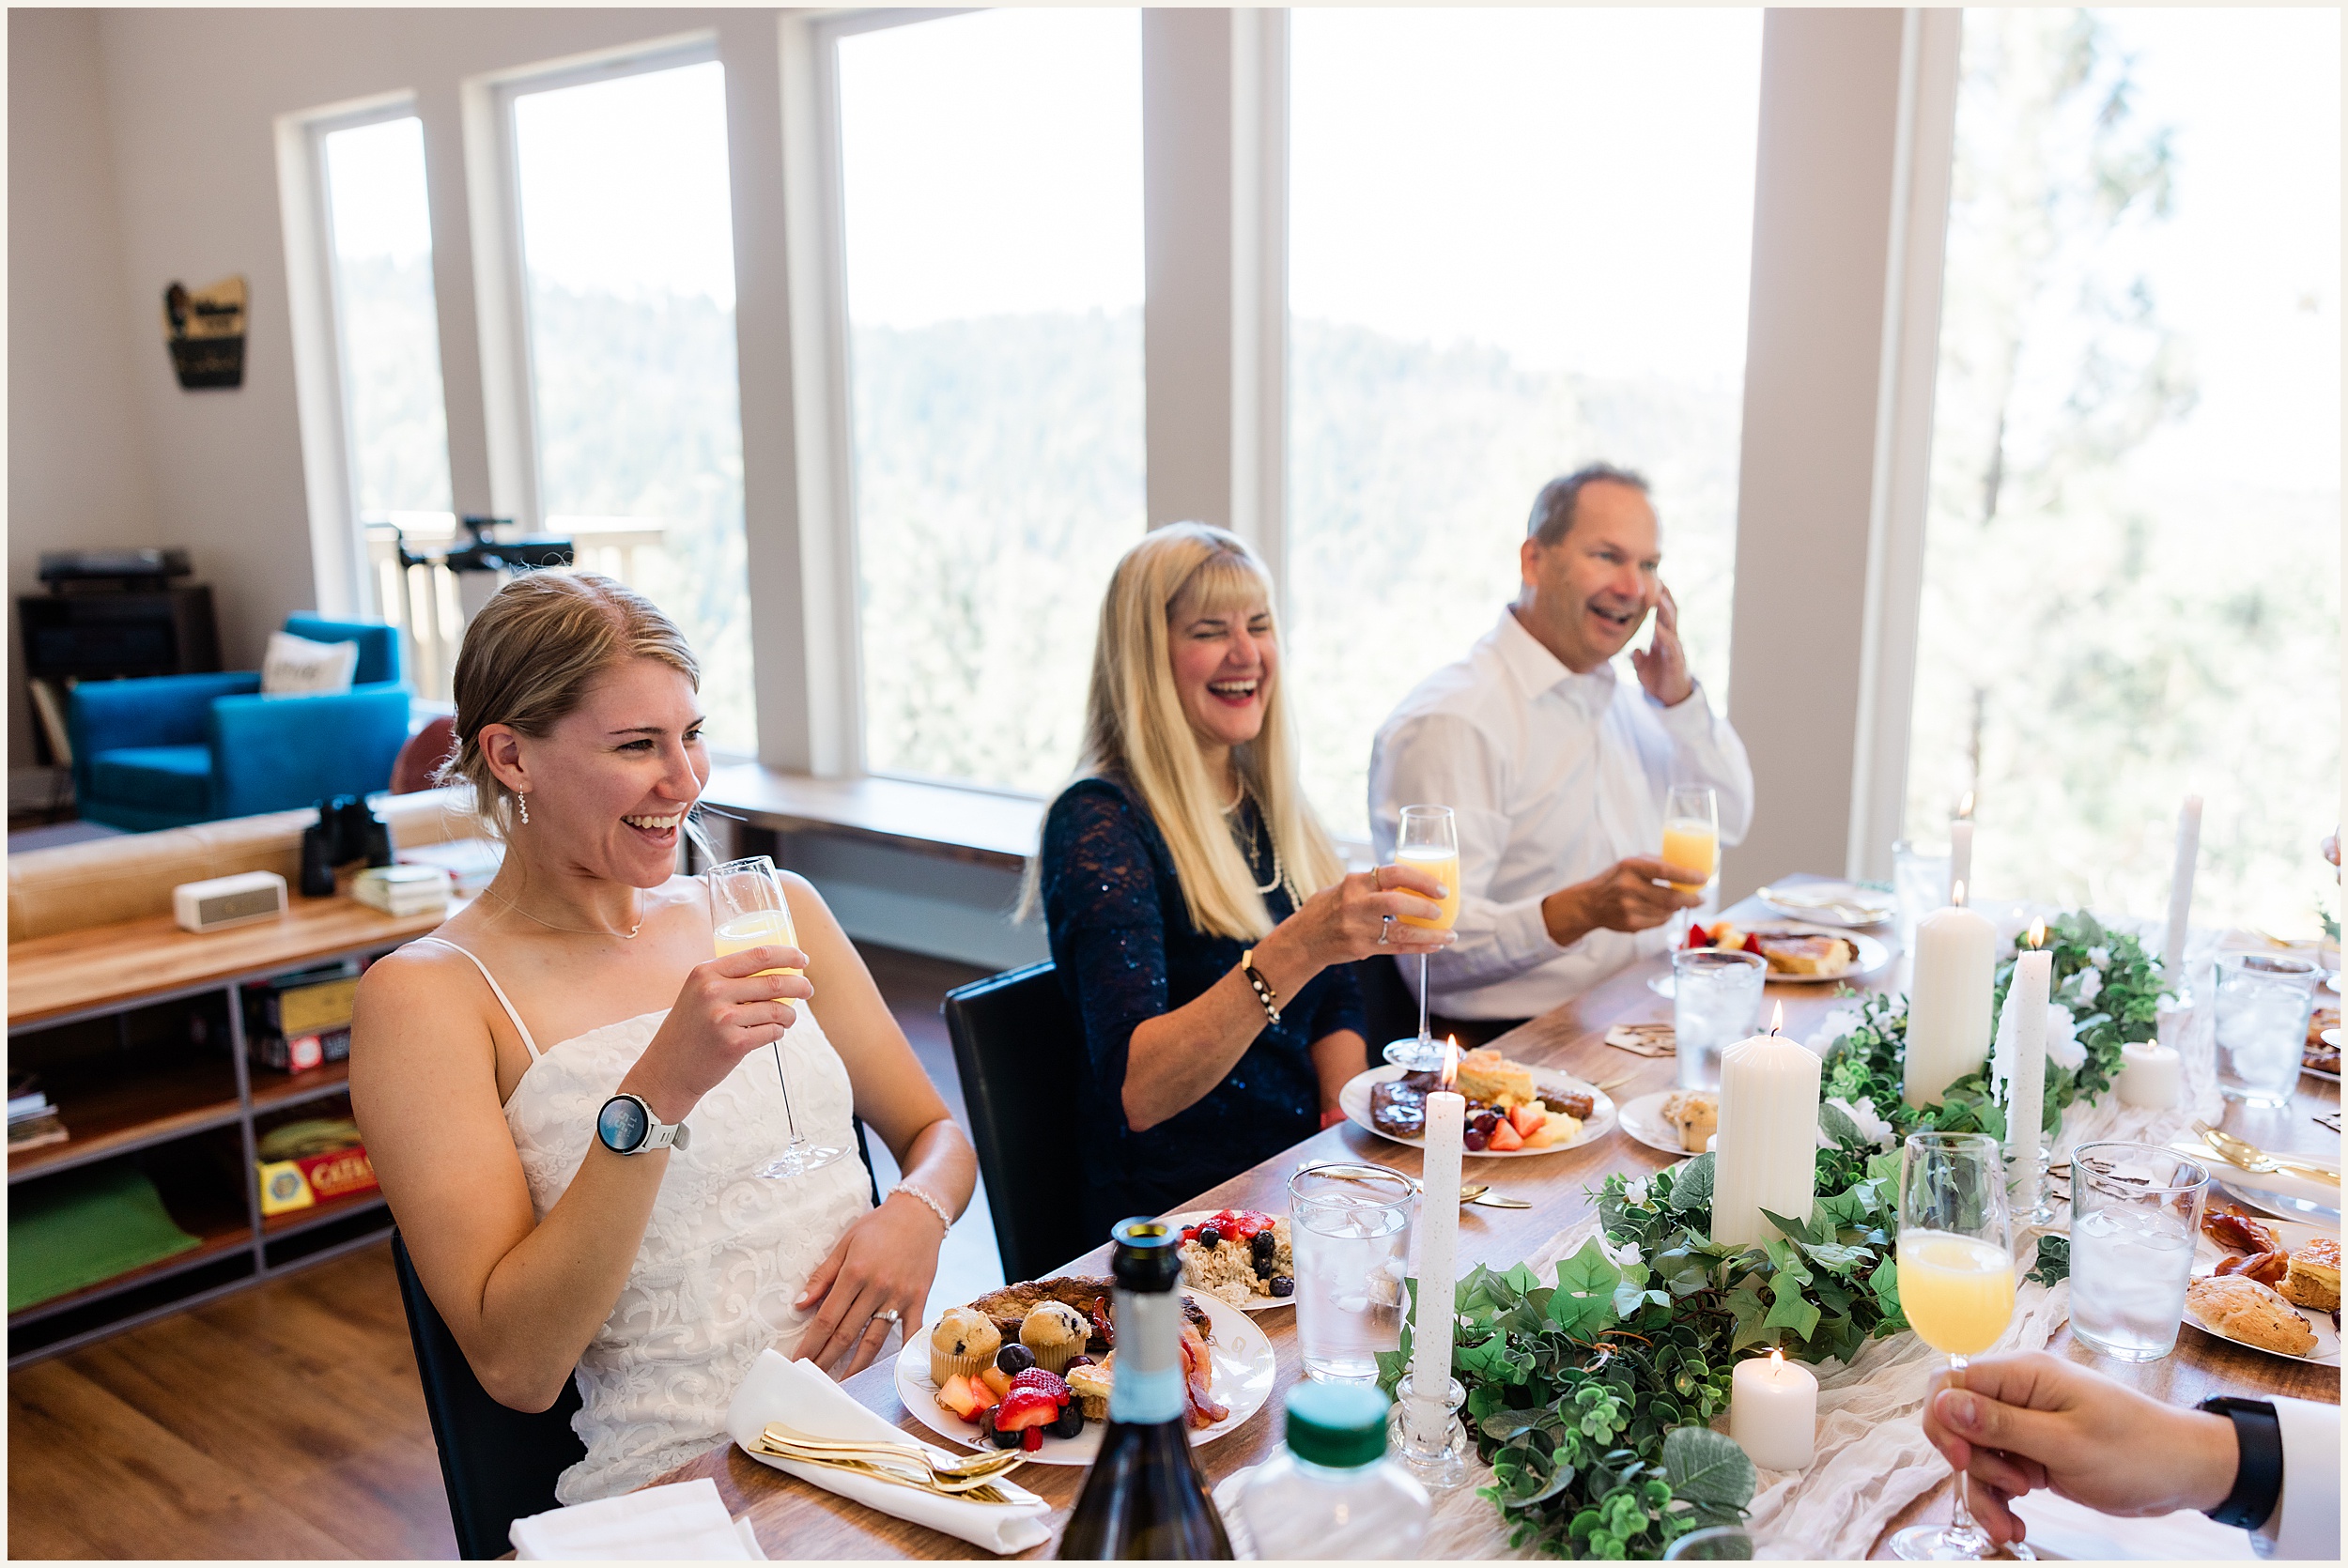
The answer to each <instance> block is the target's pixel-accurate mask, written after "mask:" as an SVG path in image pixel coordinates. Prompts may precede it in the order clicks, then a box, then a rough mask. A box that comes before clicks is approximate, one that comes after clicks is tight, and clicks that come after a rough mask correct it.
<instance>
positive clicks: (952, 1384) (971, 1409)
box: [937, 1373, 995, 1421]
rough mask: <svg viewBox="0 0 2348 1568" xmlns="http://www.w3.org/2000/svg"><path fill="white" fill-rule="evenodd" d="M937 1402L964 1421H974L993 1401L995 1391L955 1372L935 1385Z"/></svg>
mask: <svg viewBox="0 0 2348 1568" xmlns="http://www.w3.org/2000/svg"><path fill="white" fill-rule="evenodd" d="M937 1402H938V1404H940V1405H942V1406H944V1407H946V1408H947V1409H949V1410H951V1411H952V1412H953V1413H954V1414H956V1415H958V1416H960V1417H961V1418H962V1419H963V1420H965V1421H976V1420H978V1419H979V1415H980V1412H981V1411H983V1410H985V1409H986V1408H987V1407H989V1406H991V1405H993V1404H994V1403H995V1391H994V1390H992V1389H990V1388H988V1387H987V1386H986V1385H985V1384H984V1383H981V1382H976V1381H973V1380H972V1379H970V1378H968V1377H965V1376H962V1375H961V1374H959V1373H957V1374H955V1375H954V1376H951V1377H949V1378H947V1379H946V1380H945V1381H944V1382H943V1383H940V1384H939V1385H938V1386H937Z"/></svg>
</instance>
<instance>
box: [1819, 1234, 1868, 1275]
mask: <svg viewBox="0 0 2348 1568" xmlns="http://www.w3.org/2000/svg"><path fill="white" fill-rule="evenodd" d="M1801 1251H1802V1255H1803V1256H1804V1257H1806V1258H1808V1259H1809V1260H1810V1261H1811V1262H1813V1263H1815V1264H1817V1265H1819V1266H1820V1267H1822V1268H1831V1269H1834V1270H1835V1271H1837V1272H1838V1273H1839V1272H1841V1271H1843V1270H1846V1269H1847V1268H1851V1267H1852V1266H1853V1265H1855V1264H1861V1263H1864V1262H1866V1261H1867V1260H1868V1259H1869V1258H1871V1257H1873V1256H1875V1249H1874V1248H1872V1247H1854V1246H1852V1245H1850V1244H1849V1243H1847V1242H1842V1241H1805V1242H1803V1243H1802V1244H1801Z"/></svg>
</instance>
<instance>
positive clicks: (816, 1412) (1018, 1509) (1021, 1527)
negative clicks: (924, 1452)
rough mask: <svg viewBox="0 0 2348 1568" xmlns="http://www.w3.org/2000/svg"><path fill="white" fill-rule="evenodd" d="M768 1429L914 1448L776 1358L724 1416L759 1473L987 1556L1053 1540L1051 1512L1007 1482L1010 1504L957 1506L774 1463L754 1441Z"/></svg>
mask: <svg viewBox="0 0 2348 1568" xmlns="http://www.w3.org/2000/svg"><path fill="white" fill-rule="evenodd" d="M768 1422H784V1423H785V1424H787V1425H790V1426H795V1427H796V1428H798V1429H799V1430H800V1431H802V1432H804V1433H806V1434H808V1436H810V1437H878V1438H882V1439H885V1440H887V1441H889V1442H899V1443H910V1442H914V1441H916V1439H915V1438H913V1437H908V1436H907V1435H906V1434H904V1433H903V1432H900V1431H898V1430H897V1428H895V1427H894V1426H891V1425H889V1424H888V1422H885V1421H883V1420H882V1419H881V1418H880V1417H879V1416H877V1415H874V1414H873V1412H872V1411H870V1410H868V1409H866V1408H865V1407H863V1406H861V1405H858V1404H857V1402H856V1401H855V1400H854V1399H852V1398H850V1397H849V1396H848V1395H847V1394H846V1393H845V1392H843V1391H842V1390H841V1388H840V1385H839V1384H837V1383H835V1382H833V1381H832V1380H831V1379H830V1378H828V1377H826V1376H824V1375H823V1373H822V1372H820V1371H818V1370H817V1369H816V1367H815V1366H814V1365H813V1363H811V1362H809V1361H794V1360H785V1359H784V1358H783V1357H782V1355H781V1354H780V1352H778V1351H774V1350H767V1351H765V1352H763V1353H762V1354H761V1355H760V1356H759V1358H758V1360H757V1361H756V1362H755V1363H754V1364H753V1365H752V1366H751V1367H750V1375H749V1376H748V1377H747V1378H745V1379H743V1382H742V1388H741V1391H739V1392H737V1393H736V1394H735V1395H734V1403H733V1405H732V1406H730V1407H728V1408H727V1410H726V1431H727V1433H728V1434H729V1435H730V1436H732V1437H733V1438H734V1441H735V1442H736V1443H738V1444H740V1445H741V1447H742V1451H743V1452H744V1453H748V1454H749V1456H750V1457H751V1458H753V1459H755V1460H757V1461H758V1462H759V1463H760V1464H762V1465H771V1466H773V1467H774V1468H776V1469H779V1470H780V1471H782V1472H783V1473H784V1474H785V1475H793V1476H796V1477H798V1478H799V1479H800V1480H801V1481H806V1482H811V1483H813V1484H815V1485H817V1486H821V1487H822V1488H823V1489H824V1490H826V1492H837V1493H839V1494H840V1496H842V1497H843V1498H849V1499H854V1500H855V1501H857V1502H860V1503H862V1504H864V1506H865V1507H867V1508H873V1509H877V1510H879V1511H880V1512H881V1513H883V1514H893V1515H894V1516H896V1517H897V1518H900V1519H909V1520H911V1521H912V1522H913V1523H915V1524H917V1525H927V1526H928V1527H929V1528H930V1529H932V1530H943V1531H944V1532H945V1533H947V1534H948V1535H951V1536H955V1537H957V1538H959V1539H961V1540H964V1541H967V1542H969V1543H970V1544H971V1545H974V1546H978V1547H980V1548H981V1549H983V1550H986V1551H990V1552H997V1553H1010V1552H1024V1551H1026V1550H1027V1548H1028V1547H1029V1546H1038V1545H1043V1543H1044V1542H1046V1541H1048V1540H1050V1539H1051V1536H1052V1532H1051V1531H1050V1530H1048V1529H1046V1528H1045V1527H1044V1524H1043V1519H1044V1516H1045V1515H1046V1514H1049V1513H1050V1512H1051V1504H1049V1503H1047V1502H1045V1501H1044V1500H1043V1499H1042V1498H1039V1497H1037V1496H1036V1495H1035V1494H1034V1493H1033V1492H1030V1491H1027V1490H1026V1489H1025V1488H1023V1487H1021V1486H1018V1485H1016V1484H1014V1483H1012V1482H1009V1481H997V1482H996V1483H995V1484H996V1487H997V1488H999V1489H1000V1490H1001V1491H1003V1492H1005V1493H1006V1494H1008V1495H1010V1496H1012V1497H1013V1498H1015V1499H1019V1501H1018V1502H1017V1503H1015V1504H1004V1503H982V1502H958V1501H956V1500H954V1499H951V1498H941V1497H933V1496H930V1495H929V1494H927V1493H924V1492H917V1491H914V1490H913V1489H911V1488H910V1487H904V1486H892V1485H890V1484H889V1483H888V1482H885V1481H874V1480H872V1479H871V1478H869V1477H866V1476H860V1475H851V1474H849V1473H847V1472H846V1471H843V1470H836V1469H832V1468H829V1467H827V1466H823V1465H803V1464H799V1463H797V1462H796V1461H794V1460H789V1459H779V1458H777V1457H776V1456H775V1455H773V1454H771V1453H760V1452H759V1451H758V1439H759V1434H760V1433H762V1432H764V1431H765V1429H766V1425H767V1423H768ZM924 1446H927V1447H929V1448H931V1450H932V1452H934V1453H936V1454H937V1456H938V1457H939V1458H941V1459H942V1458H949V1457H951V1456H952V1455H951V1453H950V1451H949V1450H946V1449H942V1448H937V1447H936V1446H935V1444H930V1445H924Z"/></svg>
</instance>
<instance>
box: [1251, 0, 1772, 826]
mask: <svg viewBox="0 0 2348 1568" xmlns="http://www.w3.org/2000/svg"><path fill="white" fill-rule="evenodd" d="M1290 25H1291V28H1292V33H1291V45H1290V48H1291V59H1292V85H1291V89H1290V100H1291V107H1290V115H1291V118H1290V138H1291V155H1290V156H1291V173H1290V191H1291V203H1292V206H1291V214H1290V258H1291V259H1290V274H1289V276H1290V285H1289V286H1290V328H1289V332H1290V340H1289V341H1290V350H1289V351H1290V372H1289V375H1290V436H1289V443H1290V445H1289V451H1290V463H1289V475H1290V484H1289V493H1290V503H1289V505H1290V525H1289V527H1290V533H1289V553H1288V574H1287V576H1288V583H1287V592H1288V601H1289V605H1290V618H1289V631H1290V636H1289V648H1288V654H1289V669H1290V673H1291V675H1292V677H1293V679H1294V680H1295V682H1296V683H1297V689H1298V692H1299V710H1298V711H1299V717H1300V719H1301V721H1302V728H1303V732H1304V740H1305V783H1306V788H1307V790H1308V791H1309V792H1310V793H1311V795H1312V798H1313V801H1314V804H1315V805H1316V806H1317V807H1319V808H1320V809H1321V812H1322V814H1323V815H1324V817H1325V818H1326V819H1327V821H1328V822H1329V824H1330V826H1331V827H1332V828H1333V829H1335V830H1336V832H1337V833H1339V834H1340V835H1341V836H1346V837H1351V838H1367V806H1366V799H1365V797H1366V776H1367V770H1368V764H1369V746H1370V738H1371V736H1372V735H1373V734H1374V733H1375V732H1376V730H1377V728H1378V725H1379V724H1380V723H1381V722H1382V721H1383V719H1384V717H1385V716H1386V715H1387V714H1388V713H1389V712H1390V711H1391V710H1392V709H1393V707H1394V705H1395V703H1396V702H1397V701H1398V700H1399V699H1401V698H1402V696H1403V695H1404V694H1405V693H1406V692H1407V691H1409V690H1410V688H1411V687H1412V686H1413V685H1414V684H1417V683H1418V681H1419V680H1420V679H1422V678H1423V677H1424V676H1426V675H1427V674H1428V673H1429V671H1431V670H1432V669H1435V668H1436V667H1437V666H1438V665H1441V664H1443V663H1444V662H1446V661H1448V660H1450V659H1453V658H1456V657H1458V656H1459V655H1460V653H1464V652H1465V651H1466V649H1467V648H1468V646H1469V644H1471V643H1472V642H1474V641H1475V639H1476V638H1478V637H1481V636H1482V635H1483V634H1484V633H1485V632H1486V631H1488V630H1489V629H1490V628H1491V624H1492V622H1493V619H1494V617H1495V616H1496V615H1498V613H1499V611H1500V609H1501V607H1502V606H1503V605H1504V604H1506V602H1507V601H1508V600H1509V599H1510V598H1511V597H1513V595H1514V594H1515V592H1516V590H1517V586H1518V573H1517V547H1518V545H1519V543H1520V542H1521V541H1522V538H1523V534H1524V521H1525V516H1526V514H1527V513H1528V512H1530V510H1531V509H1532V502H1533V497H1534V494H1535V492H1536V491H1537V490H1538V489H1539V488H1540V486H1541V484H1543V483H1544V482H1545V481H1547V480H1549V479H1551V478H1553V477H1555V476H1556V475H1558V474H1561V473H1564V472H1567V471H1568V470H1569V469H1574V468H1576V467H1578V466H1580V465H1581V464H1583V463H1585V462H1588V461H1591V460H1593V459H1599V458H1603V459H1607V460H1610V461H1613V462H1615V463H1619V464H1623V465H1626V466H1629V467H1631V468H1635V469H1641V470H1643V471H1644V472H1645V474H1646V475H1647V477H1648V478H1649V479H1650V480H1651V481H1652V482H1653V484H1654V500H1655V505H1656V510H1657V512H1658V513H1659V515H1661V521H1662V538H1663V552H1664V562H1663V576H1664V580H1665V581H1666V582H1667V583H1669V584H1670V585H1671V587H1672V590H1673V592H1674V593H1675V594H1676V597H1677V599H1678V601H1679V606H1680V618H1681V622H1682V625H1683V628H1684V636H1685V640H1686V643H1687V646H1688V651H1689V654H1690V656H1691V661H1692V663H1693V666H1694V668H1695V670H1696V673H1697V675H1698V677H1699V678H1700V679H1701V680H1702V681H1703V682H1704V683H1705V684H1706V686H1707V689H1708V692H1709V695H1710V698H1711V700H1712V702H1713V703H1714V704H1715V705H1716V706H1718V705H1722V704H1724V703H1725V701H1726V699H1727V681H1728V614H1729V597H1730V584H1731V578H1732V570H1733V561H1734V551H1735V524H1736V500H1737V461H1738V423H1739V411H1740V407H1741V398H1742V393H1743V374H1744V353H1745V301H1746V293H1747V286H1748V283H1747V276H1746V273H1747V261H1748V257H1749V255H1750V254H1751V249H1752V228H1753V157H1754V145H1753V143H1754V131H1755V126H1756V121H1757V116H1758V112H1759V92H1760V54H1761V13H1760V12H1758V11H1755V10H1712V11H1659V10H1637V11H1632V10H1600V9H1583V10H1534V9H1527V10H1490V11H1483V10H1468V11H1429V10H1391V11H1368V10H1364V11H1355V10H1314V9H1300V10H1297V11H1296V12H1294V13H1293V16H1292V20H1291V23H1290ZM1644 643H1645V637H1644V635H1643V636H1642V638H1641V639H1640V645H1642V646H1644ZM1625 673H1626V675H1628V669H1627V666H1626V669H1625Z"/></svg>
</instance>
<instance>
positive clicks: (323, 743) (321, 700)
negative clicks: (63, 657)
mask: <svg viewBox="0 0 2348 1568" xmlns="http://www.w3.org/2000/svg"><path fill="white" fill-rule="evenodd" d="M286 630H287V631H288V632H291V633H292V634H293V635H294V636H296V637H301V638H309V639H310V640H311V641H313V642H355V643H357V644H358V645H359V663H358V667H357V669H355V670H354V671H353V672H352V679H351V687H350V690H348V691H347V692H332V693H323V694H318V695H312V696H301V697H263V696H262V695H261V694H260V693H261V676H260V672H259V671H258V670H250V669H248V670H237V671H233V672H228V673H223V674H218V675H161V676H156V677H153V678H151V679H147V680H139V681H92V682H86V683H85V684H82V685H78V686H76V687H74V688H73V701H72V706H71V708H70V712H69V715H68V717H67V732H68V734H69V735H70V738H71V740H72V744H73V788H74V792H75V795H76V797H77V798H78V800H79V802H80V806H81V812H82V815H83V817H85V819H87V820H88V821H90V822H104V823H105V824H106V825H108V826H109V827H119V828H125V829H128V830H129V831H131V832H132V833H145V832H147V831H149V830H151V829H155V828H163V827H184V826H186V825H187V824H188V823H190V822H211V821H213V820H215V819H217V818H222V817H249V816H252V815H254V814H255V813H257V812H262V811H286V810H291V809H292V808H294V807H300V806H310V805H313V804H315V803H316V802H317V801H318V800H320V799H322V798H324V797H326V796H328V795H348V794H364V793H366V792H370V791H374V790H380V789H382V788H383V787H384V786H385V785H387V784H389V783H390V782H391V777H392V762H393V760H394V758H396V757H397V756H398V755H399V748H400V746H402V745H403V744H404V743H405V742H406V741H407V739H408V687H407V685H406V684H404V683H403V682H402V681H401V679H400V669H399V633H398V632H397V631H396V630H395V629H394V628H393V627H390V626H384V625H377V624H373V623H364V622H353V621H323V620H320V619H319V618H317V616H314V615H295V616H289V617H287V618H286Z"/></svg>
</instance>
